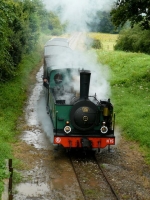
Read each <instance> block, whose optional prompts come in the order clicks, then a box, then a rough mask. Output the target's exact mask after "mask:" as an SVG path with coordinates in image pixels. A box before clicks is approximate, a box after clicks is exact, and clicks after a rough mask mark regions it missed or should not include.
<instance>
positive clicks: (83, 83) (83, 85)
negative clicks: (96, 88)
mask: <svg viewBox="0 0 150 200" xmlns="http://www.w3.org/2000/svg"><path fill="white" fill-rule="evenodd" d="M90 76H91V72H90V71H88V70H82V71H80V99H88V95H89V87H90Z"/></svg>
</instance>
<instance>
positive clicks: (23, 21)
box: [0, 0, 65, 82]
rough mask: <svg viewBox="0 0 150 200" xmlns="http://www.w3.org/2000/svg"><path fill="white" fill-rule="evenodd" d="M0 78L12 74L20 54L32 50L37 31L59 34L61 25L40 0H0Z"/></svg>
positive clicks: (63, 27) (18, 61)
mask: <svg viewBox="0 0 150 200" xmlns="http://www.w3.org/2000/svg"><path fill="white" fill-rule="evenodd" d="M0 16H1V17H0V24H1V26H0V82H4V81H6V80H8V79H11V78H13V77H15V76H16V75H17V74H16V73H17V69H18V64H19V63H20V61H21V60H22V58H23V56H24V55H26V54H29V53H30V52H32V51H33V50H34V48H35V45H36V44H37V42H38V39H39V36H40V33H41V32H44V33H47V34H49V35H50V34H55V35H58V34H62V33H63V31H64V29H65V25H61V23H60V21H59V19H58V17H57V16H56V15H55V14H54V13H52V12H48V11H47V10H46V8H45V7H44V5H43V3H42V1H41V0H32V1H31V0H23V1H22V0H7V1H5V0H0Z"/></svg>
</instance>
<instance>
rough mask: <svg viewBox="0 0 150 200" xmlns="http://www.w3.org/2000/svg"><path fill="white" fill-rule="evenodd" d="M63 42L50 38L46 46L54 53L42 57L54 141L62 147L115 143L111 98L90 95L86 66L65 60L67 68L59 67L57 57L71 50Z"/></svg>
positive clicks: (89, 146)
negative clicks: (98, 97) (81, 66)
mask: <svg viewBox="0 0 150 200" xmlns="http://www.w3.org/2000/svg"><path fill="white" fill-rule="evenodd" d="M60 41H61V40H60ZM64 43H65V41H63V42H62V41H61V42H60V43H59V45H54V44H56V43H55V40H51V41H49V43H48V45H46V46H45V48H47V47H49V46H50V49H51V51H52V49H53V48H52V47H54V49H55V53H54V52H49V54H48V55H45V57H44V77H43V80H44V82H43V84H44V86H45V88H46V89H45V90H46V100H47V101H46V102H47V109H48V113H49V114H50V117H51V120H52V124H53V132H54V140H53V143H54V144H58V145H62V146H64V147H65V148H88V149H100V148H105V147H106V146H107V145H108V146H110V145H114V144H115V136H114V124H115V117H114V114H113V106H112V104H111V102H110V99H108V100H107V101H100V100H98V99H97V97H96V95H95V96H89V87H90V76H91V72H90V71H89V70H84V69H82V70H80V69H77V68H71V67H69V64H65V66H67V68H66V67H62V65H61V62H60V60H61V59H60V58H64V56H66V55H68V53H69V54H71V49H70V48H69V46H68V47H67V44H66V46H65V45H64V46H62V44H64ZM66 43H67V42H66ZM57 47H58V49H59V50H58V51H57ZM59 47H60V48H59ZM63 48H64V49H63ZM60 49H61V50H60ZM62 49H63V51H62ZM56 52H57V53H58V54H57V53H56ZM68 63H69V62H68ZM62 64H63V62H62ZM70 65H71V63H70Z"/></svg>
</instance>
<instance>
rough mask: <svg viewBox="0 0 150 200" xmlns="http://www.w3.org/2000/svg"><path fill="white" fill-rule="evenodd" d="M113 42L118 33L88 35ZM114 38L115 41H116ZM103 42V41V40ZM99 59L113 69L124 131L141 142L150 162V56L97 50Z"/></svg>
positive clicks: (115, 96)
mask: <svg viewBox="0 0 150 200" xmlns="http://www.w3.org/2000/svg"><path fill="white" fill-rule="evenodd" d="M89 35H91V36H92V37H95V38H99V39H101V40H102V43H105V42H106V41H107V45H108V46H109V47H110V46H112V44H113V45H114V44H115V42H116V39H117V35H114V36H113V35H109V34H93V33H92V34H89ZM113 39H114V41H113ZM103 41H104V42H103ZM95 51H96V53H97V55H98V61H99V62H100V63H102V64H105V65H108V66H109V67H110V70H111V79H110V84H111V91H112V97H111V99H112V101H113V103H114V107H115V112H116V116H117V117H116V122H117V126H119V127H120V128H121V130H122V134H123V135H124V136H125V137H126V138H127V139H130V140H134V141H136V142H138V143H139V145H140V146H141V150H144V151H145V155H146V160H147V162H150V140H149V134H150V126H149V122H150V65H149V63H150V56H149V55H146V54H142V53H130V52H121V51H112V49H111V48H109V50H108V49H103V50H95Z"/></svg>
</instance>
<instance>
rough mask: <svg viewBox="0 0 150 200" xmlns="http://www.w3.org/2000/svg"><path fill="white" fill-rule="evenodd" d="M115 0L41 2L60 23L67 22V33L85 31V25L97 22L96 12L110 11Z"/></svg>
mask: <svg viewBox="0 0 150 200" xmlns="http://www.w3.org/2000/svg"><path fill="white" fill-rule="evenodd" d="M114 1H115V0H80V1H79V0H76V1H71V0H43V3H44V4H45V5H46V8H47V9H48V10H50V11H53V12H56V13H57V14H58V15H59V17H60V20H61V22H63V23H64V22H66V21H67V22H69V24H68V30H69V31H72V30H73V31H75V30H76V31H83V30H84V31H85V30H87V23H90V22H92V21H93V20H98V19H97V18H95V17H96V13H97V11H100V10H101V11H107V10H110V8H111V7H112V5H113V3H114Z"/></svg>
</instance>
